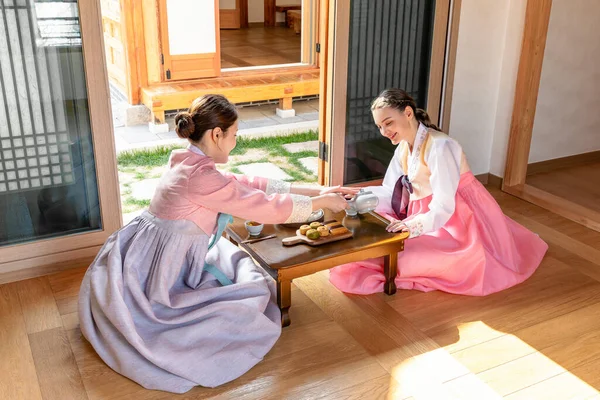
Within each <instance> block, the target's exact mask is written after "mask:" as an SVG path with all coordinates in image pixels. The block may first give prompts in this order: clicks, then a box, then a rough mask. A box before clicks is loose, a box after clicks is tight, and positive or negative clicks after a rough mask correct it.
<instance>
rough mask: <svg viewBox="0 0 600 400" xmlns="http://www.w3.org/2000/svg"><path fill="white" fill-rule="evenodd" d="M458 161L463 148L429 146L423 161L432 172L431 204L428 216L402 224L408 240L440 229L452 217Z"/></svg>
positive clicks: (450, 143)
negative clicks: (406, 231) (429, 148)
mask: <svg viewBox="0 0 600 400" xmlns="http://www.w3.org/2000/svg"><path fill="white" fill-rule="evenodd" d="M461 157H462V148H461V147H460V145H459V144H458V143H457V142H455V141H453V140H436V141H434V142H433V143H432V145H431V150H430V152H429V154H427V155H426V160H425V161H426V162H427V165H428V166H429V169H430V170H431V177H430V184H431V191H432V198H431V203H429V211H428V212H426V213H423V214H417V215H414V216H411V217H408V218H406V219H405V220H404V221H403V222H404V223H405V224H406V226H407V227H408V229H409V231H410V237H411V238H412V237H417V236H420V235H422V234H424V233H428V232H433V231H436V230H438V229H440V228H441V227H443V226H444V225H445V224H446V222H448V220H449V219H450V217H451V216H452V214H454V210H455V205H456V204H455V202H456V191H457V190H458V183H459V181H460V162H461Z"/></svg>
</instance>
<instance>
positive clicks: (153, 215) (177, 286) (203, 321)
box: [79, 95, 356, 393]
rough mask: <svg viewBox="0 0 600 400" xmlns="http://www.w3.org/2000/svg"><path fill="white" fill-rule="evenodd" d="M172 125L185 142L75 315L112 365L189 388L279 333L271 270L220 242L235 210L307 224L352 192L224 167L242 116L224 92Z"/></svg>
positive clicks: (101, 259)
mask: <svg viewBox="0 0 600 400" xmlns="http://www.w3.org/2000/svg"><path fill="white" fill-rule="evenodd" d="M175 123H176V125H177V128H176V131H177V134H178V135H179V136H180V137H182V138H186V139H188V141H189V146H188V147H187V148H186V149H184V150H175V151H173V153H172V154H171V158H170V160H169V169H168V171H167V172H166V173H165V174H164V175H163V177H162V178H161V181H160V183H159V185H158V187H157V189H156V192H155V194H154V197H153V198H152V201H151V203H150V208H149V210H148V211H146V212H144V213H143V214H142V215H141V216H139V217H138V218H136V219H134V220H133V221H132V222H131V223H129V224H128V225H127V226H125V227H123V228H122V229H121V230H119V231H118V232H116V233H114V234H113V235H112V236H111V237H110V238H109V239H108V241H107V242H106V243H105V245H104V246H103V247H102V249H101V250H100V253H99V254H98V256H97V257H96V259H95V260H94V262H93V263H92V265H91V266H90V267H89V268H88V270H87V273H86V275H85V277H84V279H83V282H82V284H81V290H80V294H79V321H80V326H81V332H82V333H83V335H84V336H85V337H86V339H87V340H88V341H89V342H90V343H91V345H92V346H93V347H94V349H95V350H96V352H97V353H98V355H99V356H100V357H101V358H102V359H103V360H104V361H105V362H106V363H107V364H108V365H109V366H110V367H111V368H112V369H114V370H115V371H117V372H119V373H120V374H122V375H125V376H126V377H128V378H129V379H132V380H133V381H135V382H137V383H139V384H140V385H142V386H144V387H145V388H148V389H158V390H164V391H169V392H174V393H184V392H187V391H188V390H190V389H191V388H192V387H194V386H197V385H201V386H208V387H214V386H218V385H221V384H223V383H226V382H229V381H231V380H233V379H235V378H237V377H239V376H240V375H242V374H243V373H245V372H246V371H248V370H249V369H250V368H252V367H253V366H254V365H255V364H256V363H258V362H259V361H260V360H261V359H262V358H263V357H264V356H265V354H267V352H268V351H269V350H270V349H271V347H273V345H274V344H275V342H276V341H277V339H278V338H279V335H280V333H281V313H280V310H279V307H278V306H277V300H276V299H277V296H276V293H275V283H274V281H273V279H272V278H271V277H270V276H268V275H267V274H266V273H265V272H264V271H263V270H262V268H260V267H259V266H257V265H256V264H255V263H254V261H253V260H252V259H251V258H250V257H249V256H248V254H247V253H245V252H243V251H242V250H240V249H239V248H238V247H237V246H235V245H233V244H232V243H230V242H228V241H227V240H219V239H220V238H221V234H222V233H223V229H224V228H225V226H226V225H227V223H229V222H230V221H231V215H230V214H233V215H236V216H238V217H242V218H245V219H249V220H253V221H257V222H262V223H267V224H277V223H286V222H287V223H292V222H304V221H306V220H307V219H308V217H309V216H310V214H311V213H312V212H313V211H315V210H318V209H321V208H329V209H330V210H332V211H333V212H339V211H341V210H343V209H345V208H347V207H348V203H347V202H346V200H345V198H344V195H350V194H354V193H356V190H355V189H350V188H340V187H333V188H322V187H296V186H295V185H290V184H289V183H287V182H282V181H277V180H271V179H265V178H257V177H254V178H253V177H247V176H242V175H234V174H227V173H221V172H219V171H218V170H217V169H216V168H215V164H217V163H225V162H227V159H228V157H229V153H230V152H231V150H233V148H234V147H235V145H236V135H237V126H238V115H237V111H236V108H235V106H234V105H233V104H231V103H230V102H229V101H228V100H227V99H226V98H225V97H223V96H220V95H206V96H203V97H200V98H198V99H196V100H195V101H194V102H193V103H192V106H191V107H190V109H189V110H188V111H187V112H183V113H179V114H178V115H177V117H176V118H175Z"/></svg>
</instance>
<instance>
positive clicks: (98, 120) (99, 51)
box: [0, 0, 121, 284]
mask: <svg viewBox="0 0 600 400" xmlns="http://www.w3.org/2000/svg"><path fill="white" fill-rule="evenodd" d="M81 10H85V12H81ZM79 20H80V24H81V37H82V41H83V58H84V67H85V75H86V83H87V93H88V105H89V113H90V123H91V131H92V141H93V145H94V146H93V147H94V161H95V164H96V175H97V184H98V196H99V200H100V213H101V220H102V228H101V229H99V230H95V231H92V232H89V233H81V234H72V235H67V236H61V237H58V238H54V239H42V240H33V241H32V242H29V243H23V244H16V245H12V246H7V247H2V248H0V260H2V261H1V262H0V284H1V283H6V282H11V281H15V280H21V279H27V278H31V277H35V276H40V275H45V274H48V273H52V272H56V271H60V270H64V269H68V268H73V267H78V266H82V265H87V264H89V263H90V262H91V261H92V259H93V258H94V257H95V255H96V254H97V252H98V250H99V248H100V246H101V245H102V244H104V242H105V241H106V239H107V238H108V237H109V236H110V235H111V234H112V233H113V232H114V231H116V230H117V229H119V228H120V226H121V199H120V196H119V181H118V177H117V161H116V151H115V143H114V136H113V126H112V118H111V115H110V93H109V89H108V74H107V69H106V63H105V58H104V57H105V52H104V38H103V29H102V13H101V11H100V1H99V0H79Z"/></svg>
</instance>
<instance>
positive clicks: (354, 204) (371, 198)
mask: <svg viewBox="0 0 600 400" xmlns="http://www.w3.org/2000/svg"><path fill="white" fill-rule="evenodd" d="M378 204H379V198H378V197H377V196H376V195H375V194H374V193H373V192H371V191H368V192H366V191H365V190H364V189H360V191H359V192H358V193H357V194H356V196H354V198H352V199H351V200H348V205H349V206H350V207H349V208H347V209H346V214H347V215H349V216H351V217H353V216H355V215H356V214H365V213H368V212H370V211H373V210H375V207H377V205H378Z"/></svg>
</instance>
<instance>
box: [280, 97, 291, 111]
mask: <svg viewBox="0 0 600 400" xmlns="http://www.w3.org/2000/svg"><path fill="white" fill-rule="evenodd" d="M279 109H281V110H291V109H292V98H291V97H284V98H282V99H279Z"/></svg>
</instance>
